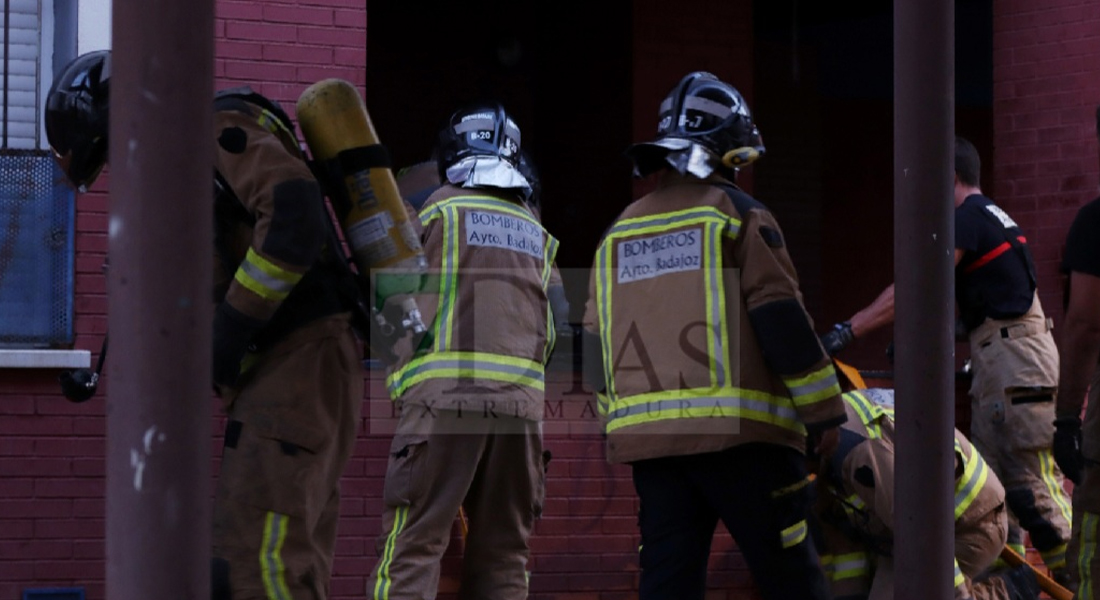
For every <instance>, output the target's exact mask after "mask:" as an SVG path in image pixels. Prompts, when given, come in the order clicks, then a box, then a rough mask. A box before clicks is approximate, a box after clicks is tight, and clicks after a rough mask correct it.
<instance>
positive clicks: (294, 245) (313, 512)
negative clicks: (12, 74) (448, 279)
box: [45, 51, 419, 600]
mask: <svg viewBox="0 0 1100 600" xmlns="http://www.w3.org/2000/svg"><path fill="white" fill-rule="evenodd" d="M110 65H111V54H110V52H109V51H97V52H91V53H87V54H84V55H81V56H79V57H77V58H76V59H74V60H73V61H72V62H71V63H70V64H68V65H67V66H66V67H65V68H64V69H63V70H62V71H61V72H60V74H59V75H58V77H57V78H56V80H55V81H54V84H53V86H52V87H51V89H50V92H49V94H48V96H47V100H46V111H45V112H46V114H45V121H46V135H47V138H48V140H49V143H50V146H51V148H52V149H53V151H54V155H55V157H56V159H57V161H58V163H59V165H60V167H61V169H62V171H63V172H64V173H65V176H66V178H67V179H68V180H69V182H70V183H71V184H72V185H73V186H74V187H76V188H77V189H79V190H81V191H83V190H85V189H87V187H88V186H90V185H91V184H92V183H93V182H94V181H95V179H96V176H97V175H98V174H99V172H100V171H101V169H102V168H103V167H104V165H105V163H106V161H107V156H108V154H107V147H108V107H109V102H108V98H109V87H110V74H111V66H110ZM341 108H342V105H339V104H336V103H333V104H326V103H319V104H318V110H332V111H334V115H333V117H332V118H333V122H334V123H340V124H341V126H342V127H345V129H344V130H341V131H332V130H327V131H316V132H313V134H314V135H313V137H312V141H313V143H314V145H315V147H317V148H324V149H326V150H331V152H332V153H333V154H334V155H335V158H336V159H337V160H338V161H339V160H343V159H345V158H346V157H345V155H344V151H345V150H348V149H349V147H350V150H351V151H352V152H349V153H351V154H354V151H355V150H356V148H357V147H356V146H355V144H357V143H359V140H367V142H369V143H363V144H361V145H362V146H364V147H366V149H367V150H366V151H364V152H362V154H364V155H366V156H368V157H369V158H377V156H378V155H379V154H380V150H379V147H378V146H377V144H376V140H374V138H373V137H372V136H373V133H372V131H370V128H369V119H368V120H366V123H365V124H364V123H362V122H359V123H355V122H354V120H353V119H348V118H346V117H345V114H344V113H336V112H335V111H337V110H338V109H341ZM306 112H307V113H309V116H310V117H311V118H317V119H320V118H323V115H321V114H320V113H319V112H316V111H315V112H310V111H306ZM365 116H366V115H365V112H363V114H362V115H361V117H363V118H365ZM213 125H214V128H213V131H212V138H213V139H212V142H213V143H214V144H215V147H216V153H215V164H214V169H213V173H212V176H213V177H212V179H213V183H214V185H213V188H214V191H215V194H214V198H213V208H214V211H213V212H214V216H215V239H214V248H213V250H214V255H215V261H214V271H215V272H214V277H213V279H214V282H215V286H214V290H213V292H214V293H213V300H214V302H215V303H216V305H217V308H216V309H215V317H214V321H213V323H212V327H213V377H212V379H213V383H214V385H215V389H216V391H217V394H218V396H219V397H220V398H221V400H222V402H223V403H224V407H225V409H226V411H227V416H228V419H227V423H226V430H225V437H224V447H223V454H222V459H221V471H220V476H219V478H218V482H217V490H216V497H215V504H214V523H213V556H214V562H213V572H212V580H213V584H214V590H213V592H214V597H215V598H229V597H230V596H231V597H232V598H233V599H234V600H252V599H261V598H270V597H280V598H305V597H309V598H314V599H318V600H323V599H324V598H327V597H328V594H329V580H330V577H331V572H332V560H333V553H334V548H335V543H336V523H337V519H338V516H339V515H338V512H339V505H340V491H339V485H338V481H339V479H340V477H341V475H342V473H343V471H344V467H345V465H346V464H347V461H348V458H349V457H350V455H351V452H352V449H353V447H354V442H355V436H356V433H357V428H358V424H359V417H360V409H361V405H362V402H363V391H364V389H363V372H362V367H361V364H362V357H363V351H362V345H361V341H360V339H359V338H358V336H357V332H356V329H359V330H360V331H359V335H362V336H365V335H366V331H362V330H363V329H366V326H365V325H363V324H362V323H361V322H360V321H361V320H354V319H353V315H354V314H356V312H358V311H359V310H360V308H361V305H362V302H361V301H360V296H359V287H360V286H359V284H358V283H357V282H356V280H355V276H354V274H352V272H351V271H350V269H349V268H348V265H347V259H346V256H345V254H344V251H343V248H342V246H341V243H340V241H339V239H338V236H337V234H336V231H335V228H334V226H333V225H332V222H331V220H330V218H329V213H328V210H327V208H326V206H325V202H324V197H323V195H322V190H321V187H320V186H319V185H318V182H317V180H316V178H315V176H314V174H313V172H311V169H310V167H309V165H308V164H307V161H306V159H305V157H304V156H303V154H302V152H301V150H300V147H299V143H298V139H297V136H296V135H295V133H294V124H293V123H292V122H291V120H290V119H289V117H288V116H287V115H286V113H285V112H284V111H283V110H282V109H281V108H280V107H279V105H278V104H277V103H275V102H273V101H272V100H270V99H268V98H265V97H264V96H262V95H260V94H257V93H255V92H253V91H252V90H251V89H248V88H235V89H230V90H224V91H222V92H219V93H218V94H217V95H216V97H215V99H214V119H213ZM325 158H331V157H330V156H328V155H325ZM366 164H367V165H368V167H367V171H366V172H364V171H363V170H362V169H359V170H355V167H357V166H359V165H360V163H358V162H356V161H354V160H351V159H350V157H348V159H347V160H346V161H345V166H346V168H345V170H344V171H343V172H344V173H345V174H347V175H348V178H349V180H350V179H354V180H355V181H356V183H357V184H358V187H356V189H355V193H358V194H360V196H366V195H370V193H371V190H373V192H374V193H375V194H376V195H384V194H385V193H387V183H388V182H387V181H386V178H387V177H388V178H389V179H390V180H391V181H392V175H390V174H389V173H388V171H385V172H383V171H379V169H380V168H381V167H380V166H379V165H378V164H377V163H376V162H370V160H368V163H366ZM364 176H365V177H366V179H367V181H369V183H370V185H371V188H370V189H369V190H368V189H367V188H366V186H365V185H363V184H364V183H365V182H363V181H362V179H363V178H364ZM390 187H391V188H392V186H390ZM348 196H349V197H351V198H353V199H356V200H357V201H358V200H361V198H360V196H355V195H354V194H352V193H349V194H348ZM361 204H363V206H365V203H361ZM205 206H207V205H205V204H202V205H200V206H199V208H201V209H203V210H209V209H208V208H204V207H205ZM398 208H400V209H401V210H397V209H395V208H394V207H393V206H392V205H388V204H387V205H385V209H384V210H385V211H387V212H386V213H385V214H384V215H382V214H380V213H379V212H377V211H374V212H369V213H366V214H365V216H364V213H362V212H355V211H348V212H346V214H344V215H343V217H344V219H345V222H349V221H348V219H349V218H350V219H352V220H354V219H360V220H366V221H367V222H368V223H369V225H363V226H362V230H363V231H362V236H363V237H365V238H366V239H368V240H373V241H376V240H375V238H374V237H372V236H375V235H376V232H377V230H376V229H371V228H374V227H378V226H379V224H381V225H387V224H390V223H392V224H393V225H394V226H396V227H398V228H399V231H400V232H401V233H402V234H403V233H404V229H403V228H402V225H401V224H402V222H403V220H404V221H407V219H408V215H407V214H406V213H405V211H404V209H403V207H401V206H400V205H398ZM356 209H357V210H369V207H367V208H366V209H364V208H362V207H360V206H359V205H356ZM372 219H373V220H372ZM356 223H358V222H352V223H351V225H355V224H356ZM381 230H382V231H387V230H386V228H385V227H382V228H381ZM351 233H353V234H358V233H360V230H355V231H352V232H351ZM359 239H360V238H359V237H353V241H356V240H359ZM391 240H392V244H393V246H394V247H396V248H397V250H398V253H397V259H396V260H395V261H394V262H393V263H386V264H397V265H399V266H402V267H405V266H407V265H410V264H411V265H412V267H413V269H412V271H413V273H414V274H415V273H418V271H417V270H416V269H417V268H418V267H417V264H418V260H419V258H418V252H419V246H418V244H417V243H416V240H415V236H414V237H413V238H409V237H408V236H405V235H401V236H395V237H391ZM370 248H371V251H372V252H374V251H375V250H374V249H373V247H370ZM353 249H356V250H361V248H358V247H354V248H353ZM378 252H381V251H378ZM372 256H373V255H372ZM357 258H358V256H357ZM401 261H406V262H401ZM368 266H370V265H368ZM414 278H419V275H418V274H417V275H416V276H415V277H414ZM390 282H392V287H390V288H388V289H382V290H381V291H380V292H381V294H382V295H383V296H385V297H393V298H396V299H397V300H398V303H399V305H400V306H401V307H402V313H401V315H400V319H402V320H404V321H405V322H406V323H408V328H409V329H416V328H417V327H418V325H417V318H416V310H415V307H414V306H413V305H412V304H411V303H410V302H407V301H406V300H405V299H404V298H403V297H402V294H404V293H407V292H408V291H409V290H410V289H412V288H413V287H414V285H416V284H415V283H411V282H408V280H407V279H405V278H395V279H392V280H390ZM357 325H358V327H357ZM394 337H396V335H395V336H394ZM199 408H201V405H199Z"/></svg>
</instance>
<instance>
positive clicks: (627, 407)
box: [607, 388, 806, 434]
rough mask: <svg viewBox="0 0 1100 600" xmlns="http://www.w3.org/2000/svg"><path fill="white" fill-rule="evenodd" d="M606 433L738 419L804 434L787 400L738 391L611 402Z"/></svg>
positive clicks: (636, 397) (661, 394)
mask: <svg viewBox="0 0 1100 600" xmlns="http://www.w3.org/2000/svg"><path fill="white" fill-rule="evenodd" d="M608 412H609V414H608V422H607V431H608V432H611V431H614V430H616V429H620V428H622V427H627V426H631V425H640V424H643V423H652V422H655V421H665V420H670V419H677V418H700V417H739V418H746V419H751V420H753V421H758V422H761V423H768V424H771V425H776V426H779V427H783V428H785V429H789V430H791V431H796V432H799V433H803V434H804V433H805V432H806V428H805V427H803V426H802V423H801V421H799V420H798V413H796V412H795V411H794V408H793V407H791V405H790V399H788V398H782V397H779V396H771V395H769V394H766V393H764V392H757V391H752V390H745V389H738V388H722V389H699V388H696V389H686V390H673V391H669V392H648V393H645V394H636V395H633V396H628V397H626V398H611V402H610V406H609V407H608Z"/></svg>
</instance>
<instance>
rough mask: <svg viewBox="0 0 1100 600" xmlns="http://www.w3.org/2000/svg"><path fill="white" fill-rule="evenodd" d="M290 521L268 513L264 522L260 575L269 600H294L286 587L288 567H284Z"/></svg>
mask: <svg viewBox="0 0 1100 600" xmlns="http://www.w3.org/2000/svg"><path fill="white" fill-rule="evenodd" d="M289 520H290V518H289V517H287V516H286V515H280V514H278V513H273V512H268V513H267V518H266V519H265V520H264V539H263V544H262V545H261V546H260V573H262V575H263V580H264V591H265V592H266V593H267V597H268V600H294V597H293V596H291V595H290V590H289V589H288V588H287V586H286V566H285V565H283V557H282V551H283V542H284V541H286V528H287V523H288V521H289Z"/></svg>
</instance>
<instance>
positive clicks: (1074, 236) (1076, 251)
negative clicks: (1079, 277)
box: [1062, 198, 1100, 277]
mask: <svg viewBox="0 0 1100 600" xmlns="http://www.w3.org/2000/svg"><path fill="white" fill-rule="evenodd" d="M1073 271H1077V272H1078V273H1086V274H1088V275H1095V276H1097V277H1100V198H1097V199H1095V200H1093V201H1092V202H1089V203H1088V204H1086V205H1084V206H1082V207H1081V209H1080V210H1078V211H1077V216H1076V217H1074V218H1073V224H1072V225H1070V226H1069V234H1067V235H1066V253H1065V255H1064V256H1063V257H1062V272H1063V273H1065V274H1066V275H1069V274H1070V273H1072V272H1073Z"/></svg>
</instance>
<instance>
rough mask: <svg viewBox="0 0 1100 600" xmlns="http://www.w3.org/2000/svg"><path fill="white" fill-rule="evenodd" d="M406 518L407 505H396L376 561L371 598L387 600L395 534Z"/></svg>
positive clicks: (395, 543)
mask: <svg viewBox="0 0 1100 600" xmlns="http://www.w3.org/2000/svg"><path fill="white" fill-rule="evenodd" d="M408 519H409V507H408V506H398V507H397V509H396V511H395V512H394V515H393V529H391V530H390V534H389V535H388V536H386V546H385V548H383V549H382V560H381V561H380V562H379V563H378V575H377V578H376V579H375V581H374V597H373V599H372V600H389V597H390V587H391V586H392V585H393V580H392V579H390V565H391V564H393V549H394V546H396V545H397V536H398V535H399V534H400V533H401V530H402V529H404V528H405V522H406V521H408Z"/></svg>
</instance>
